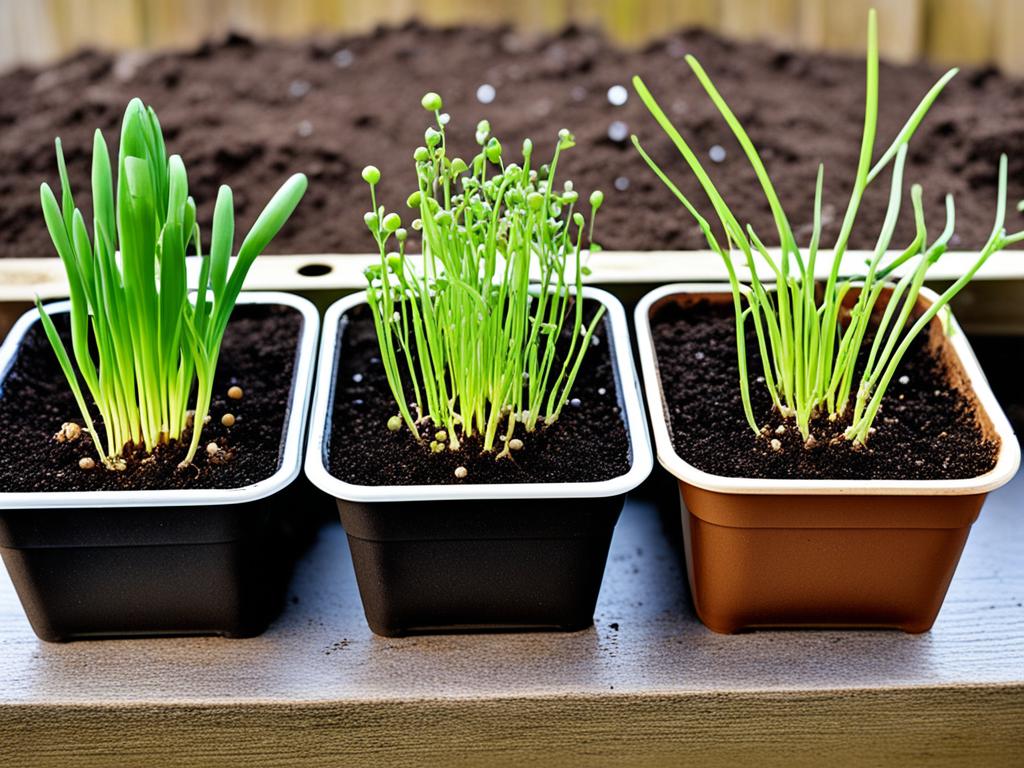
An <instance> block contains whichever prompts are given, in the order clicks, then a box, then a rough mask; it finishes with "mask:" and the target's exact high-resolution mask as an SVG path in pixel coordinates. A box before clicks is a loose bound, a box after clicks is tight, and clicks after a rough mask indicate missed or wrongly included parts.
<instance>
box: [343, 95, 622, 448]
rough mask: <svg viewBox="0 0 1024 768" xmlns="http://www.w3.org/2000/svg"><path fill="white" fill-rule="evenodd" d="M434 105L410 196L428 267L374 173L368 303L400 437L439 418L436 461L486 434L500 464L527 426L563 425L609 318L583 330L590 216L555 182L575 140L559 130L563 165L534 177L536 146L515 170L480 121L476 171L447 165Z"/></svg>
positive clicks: (455, 162) (434, 103) (370, 172)
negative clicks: (383, 200)
mask: <svg viewBox="0 0 1024 768" xmlns="http://www.w3.org/2000/svg"><path fill="white" fill-rule="evenodd" d="M423 107H424V109H426V110H427V111H429V112H432V113H434V117H435V125H434V126H432V127H430V128H428V129H427V130H426V132H425V134H424V146H421V147H419V148H418V149H417V150H416V152H415V153H414V161H415V166H416V177H417V182H418V183H417V189H416V191H415V192H413V193H412V195H410V197H409V200H408V205H409V207H410V208H412V209H414V211H415V214H416V218H415V219H414V220H413V221H412V227H413V229H416V230H420V231H421V233H422V244H423V247H422V250H423V254H422V260H421V261H419V260H416V259H413V258H411V257H410V256H409V254H407V252H406V243H407V239H408V232H407V230H406V229H405V228H404V227H403V226H402V221H401V218H400V216H399V215H398V214H397V213H394V212H391V213H388V212H386V211H385V210H384V208H383V207H382V206H379V205H378V203H377V196H376V188H377V185H378V183H379V182H380V172H379V171H378V170H377V169H376V168H375V167H373V166H368V167H367V168H366V169H364V171H363V179H364V180H365V181H366V182H367V184H369V186H370V200H371V206H372V209H371V210H370V211H369V212H368V213H367V214H366V216H365V217H364V220H365V222H366V225H367V227H368V228H369V230H370V232H371V234H372V235H373V238H374V240H375V242H376V243H377V246H378V250H379V253H380V263H379V264H377V265H375V266H374V267H372V268H370V269H369V270H367V279H368V282H369V285H368V287H367V291H366V297H367V301H368V303H369V305H370V308H371V310H372V314H373V320H374V323H375V327H376V331H377V337H378V341H379V343H380V350H381V360H382V363H383V366H384V371H385V374H386V376H387V381H388V384H389V387H390V389H391V393H392V396H393V397H394V400H395V404H396V406H397V408H398V416H397V417H392V419H391V420H390V421H389V424H388V427H389V429H392V430H397V429H400V428H401V425H402V424H404V425H405V426H406V427H408V429H409V430H410V432H412V434H413V435H414V436H415V437H416V439H418V440H423V439H424V438H423V437H422V436H421V427H422V426H423V425H424V424H425V423H426V422H429V425H430V430H431V433H430V436H431V437H432V438H433V439H432V440H431V447H432V450H435V451H439V450H453V451H454V450H459V449H460V448H461V446H462V443H463V442H464V441H465V440H466V439H467V438H469V437H472V436H474V435H479V436H480V438H481V442H482V446H483V450H484V452H491V451H497V456H498V458H501V457H505V456H509V455H510V450H511V448H510V444H511V443H512V441H513V440H514V439H516V438H515V434H516V430H517V428H518V429H522V430H524V431H525V432H526V433H530V432H533V431H535V430H537V429H538V428H539V427H542V426H544V425H549V424H552V423H554V422H555V421H557V420H558V418H559V416H560V414H561V412H562V408H563V406H564V405H565V403H566V402H567V401H568V399H569V396H570V393H571V391H572V387H573V384H574V382H575V380H576V377H577V375H578V373H579V370H580V366H581V365H582V362H583V358H584V355H585V354H586V352H587V350H588V349H589V348H590V347H591V342H592V337H593V334H594V331H595V330H596V328H597V326H598V323H599V322H600V321H601V319H602V317H603V315H604V312H605V308H604V307H603V306H600V307H598V309H597V311H596V312H595V313H594V314H593V317H592V318H591V319H590V321H589V323H585V322H584V317H585V314H584V301H583V298H582V288H583V284H582V280H583V276H584V274H585V273H586V272H587V268H586V266H585V264H584V261H585V252H584V233H585V232H587V229H586V220H585V217H584V216H583V215H582V214H581V213H580V212H579V211H578V210H576V208H577V207H578V205H579V193H578V192H577V191H576V190H574V189H573V186H572V183H571V182H565V183H564V184H562V185H561V186H558V185H556V181H555V178H556V171H557V168H558V161H559V158H560V156H561V153H562V152H564V151H566V150H568V149H570V148H571V147H572V146H573V144H574V141H573V137H572V135H571V134H570V133H569V132H568V131H565V130H563V131H561V132H559V135H558V141H557V144H556V147H555V151H554V156H553V157H552V159H551V162H550V163H548V164H544V165H540V166H539V167H534V159H533V144H532V142H531V141H530V140H529V139H527V140H526V141H525V142H524V143H523V153H522V162H521V164H516V163H506V159H505V158H506V155H505V150H504V148H503V147H502V145H501V143H500V141H499V140H498V139H497V138H496V137H495V136H493V135H491V128H490V125H489V124H488V123H487V121H481V122H480V124H479V125H478V126H477V131H476V140H477V144H478V145H479V151H478V152H477V154H476V155H475V156H474V157H473V158H472V159H471V160H470V161H469V162H466V161H465V160H463V159H462V158H459V157H451V156H449V152H448V146H447V141H446V131H445V127H446V124H447V116H446V115H443V114H442V112H441V97H440V96H438V95H437V94H434V93H429V94H427V95H426V96H424V98H423ZM602 201H603V196H602V195H601V193H600V192H595V193H593V194H592V195H591V196H590V199H589V208H590V227H591V231H592V227H593V220H594V216H595V214H596V212H597V209H598V208H600V206H601V203H602ZM586 240H587V242H588V244H589V242H590V235H589V233H588V234H587V236H586ZM591 248H593V246H592V245H591ZM566 332H568V334H567V335H568V338H569V342H568V349H567V350H564V351H563V354H562V355H559V354H558V344H559V339H561V338H562V337H563V336H565V335H566ZM407 393H411V399H410V398H409V397H408V394H407ZM499 448H500V450H499Z"/></svg>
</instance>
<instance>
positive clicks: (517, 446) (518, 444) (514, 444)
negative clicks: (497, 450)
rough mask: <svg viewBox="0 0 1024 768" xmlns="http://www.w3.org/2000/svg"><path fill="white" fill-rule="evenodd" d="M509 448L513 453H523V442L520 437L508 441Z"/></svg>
mask: <svg viewBox="0 0 1024 768" xmlns="http://www.w3.org/2000/svg"><path fill="white" fill-rule="evenodd" d="M508 447H509V448H510V449H511V450H513V451H521V450H523V441H522V440H520V439H519V438H518V437H513V438H512V439H511V440H509V441H508Z"/></svg>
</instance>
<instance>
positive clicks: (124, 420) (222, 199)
mask: <svg viewBox="0 0 1024 768" xmlns="http://www.w3.org/2000/svg"><path fill="white" fill-rule="evenodd" d="M56 146H57V165H58V168H59V171H60V183H61V200H60V202H59V203H58V201H57V197H56V195H55V194H54V193H53V190H51V189H50V186H49V185H48V184H43V185H42V187H41V188H40V196H41V199H42V206H43V216H44V218H45V220H46V226H47V228H48V229H49V231H50V237H51V238H52V240H53V244H54V247H55V248H56V249H57V253H58V255H59V256H60V258H61V261H62V262H63V265H64V269H65V271H66V272H67V278H68V285H69V287H70V297H71V312H70V317H71V349H72V354H73V355H74V363H75V364H74V365H73V364H72V362H71V358H70V357H69V355H68V352H67V349H66V348H65V346H64V343H63V342H62V340H61V338H60V336H59V334H58V333H57V330H56V328H55V327H54V324H53V322H52V321H51V319H50V317H49V316H48V315H47V314H46V312H45V310H44V309H43V306H42V304H41V303H40V302H39V300H38V299H37V300H36V304H37V306H38V308H39V313H40V317H41V319H42V323H43V327H44V329H45V331H46V334H47V337H48V338H49V340H50V343H51V344H52V346H53V350H54V352H55V353H56V355H57V359H58V361H59V362H60V366H61V369H62V370H63V372H64V375H65V376H66V377H67V381H68V384H69V386H70V387H71V390H72V392H73V393H74V396H75V400H76V401H77V403H78V407H79V409H80V410H81V413H82V418H83V420H84V421H85V424H86V428H87V429H88V431H89V433H90V435H91V436H92V440H93V444H94V445H95V448H96V451H97V453H98V454H99V456H100V459H101V461H102V462H103V464H104V465H105V466H106V467H108V468H111V469H119V468H123V467H124V466H125V463H124V456H125V455H127V452H129V451H131V450H136V449H139V448H142V449H144V450H145V451H146V452H152V451H153V450H154V449H155V448H156V447H157V446H158V445H162V444H169V443H173V442H175V441H181V440H182V439H183V437H185V436H186V435H187V432H188V430H189V429H191V438H190V440H189V443H188V447H187V451H186V453H185V456H184V458H183V459H182V461H181V466H187V465H188V464H190V463H191V461H192V459H193V457H194V456H195V453H196V449H197V448H198V446H199V443H200V437H201V433H202V428H203V424H204V421H205V419H206V416H207V414H208V413H209V409H210V400H211V393H212V389H213V376H214V372H215V370H216V367H217V358H218V356H219V354H220V346H221V341H222V340H223V338H224V331H225V329H226V328H227V324H228V319H229V318H230V316H231V311H232V309H233V308H234V305H235V301H236V300H237V298H238V294H239V292H240V291H241V290H242V283H243V282H244V280H245V276H246V274H247V273H248V271H249V268H250V267H251V266H252V263H253V261H254V260H255V259H256V257H257V256H258V255H259V254H260V253H261V252H262V251H263V249H264V248H265V247H266V246H267V244H268V243H269V242H270V240H271V239H272V238H273V237H274V235H276V234H277V232H278V230H280V228H281V227H282V225H283V224H284V223H285V221H287V219H288V217H289V216H291V214H292V211H294V210H295V207H296V206H297V205H298V203H299V200H301V199H302V196H303V194H304V193H305V190H306V177H305V176H303V175H302V174H296V175H295V176H292V177H291V178H290V179H288V181H286V182H285V184H284V185H283V186H282V187H281V188H280V189H279V190H278V191H277V193H276V194H275V195H274V197H273V198H272V199H271V201H270V202H269V204H268V205H267V207H266V208H265V209H264V211H263V212H262V213H261V214H260V216H259V218H258V219H257V220H256V223H255V224H253V227H252V229H251V230H250V231H249V234H248V235H246V237H245V239H244V240H243V241H242V245H241V247H240V248H239V249H238V253H237V258H236V259H234V260H232V259H231V254H232V249H233V247H234V206H233V203H232V195H231V190H230V189H229V188H228V187H226V186H222V187H221V188H220V191H219V193H218V195H217V203H216V207H215V209H214V214H213V237H212V240H211V243H210V251H209V253H202V243H201V240H200V234H199V225H198V223H197V221H196V205H195V201H194V200H193V199H192V198H191V197H190V196H189V194H188V178H187V176H186V173H185V165H184V163H183V162H182V160H181V158H180V157H179V156H178V155H171V156H170V157H168V156H167V152H166V149H165V146H164V139H163V134H162V132H161V130H160V123H159V121H158V120H157V116H156V113H155V112H154V111H153V110H152V108H148V107H146V106H144V105H143V103H142V102H141V101H139V100H138V99H133V100H132V101H131V103H129V104H128V108H127V110H126V111H125V114H124V120H123V122H122V123H121V144H120V149H119V152H118V162H117V189H116V195H115V189H114V179H113V176H112V170H111V165H110V159H109V155H108V152H107V144H106V141H105V140H104V138H103V134H102V133H101V132H100V131H98V130H97V131H96V133H95V136H94V140H93V155H92V197H93V199H92V205H93V228H92V233H91V236H90V232H89V230H88V228H87V227H86V223H85V218H84V216H83V215H82V212H81V211H80V210H79V209H78V208H76V207H75V203H74V199H73V197H72V193H71V186H70V184H69V183H68V174H67V168H66V165H65V162H64V154H63V151H62V149H61V143H60V139H57V142H56ZM190 247H191V248H192V249H193V250H194V251H195V252H196V253H197V254H199V256H200V259H201V264H200V268H199V278H198V282H197V284H196V285H195V286H194V290H195V296H194V303H193V300H191V299H190V297H189V287H188V285H187V283H188V277H187V271H186V259H185V254H186V251H187V250H188V249H189V248H190ZM90 342H92V345H93V346H94V348H95V352H96V358H95V359H94V356H93V352H92V351H90ZM76 366H77V369H78V370H77V372H76V370H75V368H76ZM79 376H81V379H82V380H83V381H84V382H85V388H84V389H83V388H82V387H81V386H80V384H79V378H78V377H79ZM86 395H88V397H89V399H91V400H92V402H93V403H94V404H95V406H96V409H97V411H98V412H99V416H100V421H99V422H97V421H96V420H94V419H93V418H92V413H91V411H92V408H91V406H90V404H89V402H88V400H87V399H86ZM100 423H101V424H102V430H101V429H100V428H99V424H100ZM101 431H102V433H103V434H102V437H101Z"/></svg>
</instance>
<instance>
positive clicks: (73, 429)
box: [54, 421, 82, 443]
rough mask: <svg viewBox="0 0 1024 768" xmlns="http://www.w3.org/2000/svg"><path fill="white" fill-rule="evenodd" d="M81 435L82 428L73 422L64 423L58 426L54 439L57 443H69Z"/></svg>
mask: <svg viewBox="0 0 1024 768" xmlns="http://www.w3.org/2000/svg"><path fill="white" fill-rule="evenodd" d="M81 435H82V428H81V427H80V426H78V425H77V424H76V423H75V422H73V421H65V422H64V423H63V424H61V425H60V432H58V433H57V434H56V435H54V437H55V438H56V440H57V442H58V443H70V442H72V441H73V440H77V439H78V438H79V437H81Z"/></svg>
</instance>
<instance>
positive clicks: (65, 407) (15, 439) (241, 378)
mask: <svg viewBox="0 0 1024 768" xmlns="http://www.w3.org/2000/svg"><path fill="white" fill-rule="evenodd" d="M67 317H68V316H67V314H62V315H57V316H55V317H54V323H55V325H56V326H57V328H58V329H59V330H60V332H61V335H62V336H63V337H64V339H65V341H64V343H65V345H66V347H67V349H68V350H70V349H71V341H70V332H69V330H68V320H67ZM301 328H302V316H301V315H300V314H299V312H297V311H296V310H294V309H292V308H290V307H284V306H273V305H271V306H261V305H239V306H238V307H236V308H235V311H234V313H233V315H232V318H231V322H230V324H229V325H228V328H227V332H226V333H225V335H224V344H223V346H222V347H221V354H220V361H219V362H218V364H217V374H216V378H215V382H214V387H213V401H212V403H211V406H210V416H211V419H210V423H209V424H207V425H206V426H205V427H204V428H203V435H202V442H201V444H200V448H199V450H198V452H197V453H196V456H195V459H194V461H193V464H192V466H191V467H188V468H186V469H184V470H178V469H177V465H178V463H179V462H180V461H181V460H182V458H184V455H185V452H186V451H187V444H186V445H180V444H176V445H170V446H163V447H159V448H158V449H157V451H156V452H155V453H154V460H153V461H148V460H144V459H145V456H144V455H141V454H134V455H132V456H130V457H129V458H128V461H127V464H128V467H127V469H125V470H124V471H113V470H107V469H105V468H103V467H102V465H100V464H99V461H98V458H97V455H96V452H95V450H94V449H93V446H92V441H91V439H90V438H89V436H88V433H87V432H86V431H85V429H84V422H83V421H82V418H81V415H80V412H79V410H78V408H77V406H76V405H75V400H74V397H73V395H72V394H71V391H70V389H69V388H68V385H67V381H66V379H65V378H64V375H63V373H61V370H60V367H59V365H58V363H57V359H56V356H55V355H54V353H53V349H52V347H50V344H49V341H48V340H47V339H46V335H45V333H44V332H43V328H42V326H41V325H40V324H39V323H36V324H35V325H34V326H33V327H32V328H31V330H30V331H29V332H28V334H27V335H26V336H25V339H24V342H23V343H22V346H21V348H20V350H19V352H18V355H17V358H16V359H15V362H14V365H13V367H12V368H11V370H10V372H9V373H8V375H7V377H6V379H5V380H4V381H3V385H2V393H0V453H2V455H3V456H5V457H6V458H5V461H4V462H3V463H2V464H0V488H2V489H3V490H4V491H20V492H26V491H37V492H42V493H47V492H50V493H52V492H55V491H100V490H104V491H127V490H158V489H175V488H239V487H242V486H245V485H249V484H251V483H255V482H258V481H260V480H263V479H265V478H267V477H269V476H270V475H272V474H273V473H274V472H276V471H277V468H278V466H279V463H280V450H281V441H282V439H283V437H282V430H283V429H284V422H285V418H286V415H287V409H288V402H289V399H290V396H291V390H292V379H293V376H294V370H295V355H296V348H297V344H298V338H299V332H300V330H301ZM79 381H81V379H79ZM236 385H237V386H239V387H241V388H242V391H243V396H242V399H241V400H235V399H231V398H229V397H228V395H227V391H228V389H229V388H230V387H232V386H236ZM82 386H83V387H84V384H83V385H82ZM227 413H230V414H232V415H233V416H234V417H235V423H234V425H233V426H231V427H226V426H224V425H223V424H222V423H221V419H222V418H223V416H224V415H225V414H227ZM92 415H93V418H94V419H95V418H97V416H98V413H97V411H96V410H95V409H93V412H92ZM66 421H73V422H75V423H77V424H79V425H83V429H82V434H81V437H80V438H78V439H77V440H74V441H72V442H58V441H57V440H56V439H55V438H54V435H55V433H57V432H58V431H59V430H60V428H61V424H62V423H64V422H66ZM101 423H102V422H99V423H97V429H98V430H100V434H101V435H102V426H101ZM187 439H191V435H189V436H188V438H187ZM210 443H216V444H217V445H218V446H219V448H220V451H219V452H218V453H217V454H215V455H213V456H211V455H210V454H209V453H208V452H207V450H206V446H207V445H208V444H210ZM86 456H87V457H90V458H93V459H96V460H97V463H96V466H95V467H94V468H93V469H82V468H80V467H79V465H78V462H79V460H80V459H81V458H83V457H86Z"/></svg>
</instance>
